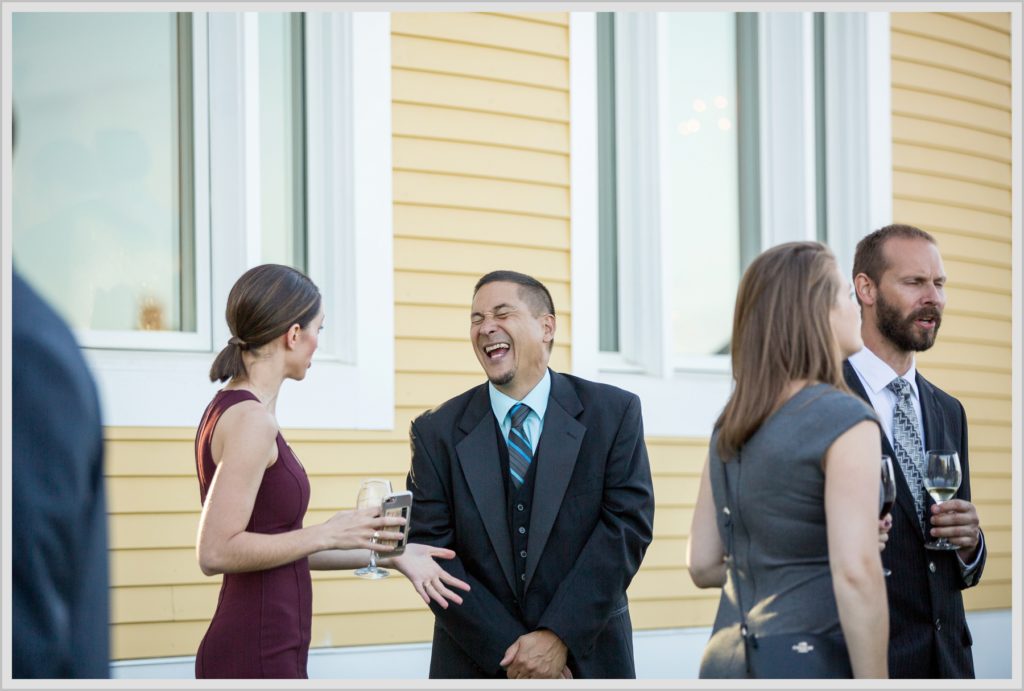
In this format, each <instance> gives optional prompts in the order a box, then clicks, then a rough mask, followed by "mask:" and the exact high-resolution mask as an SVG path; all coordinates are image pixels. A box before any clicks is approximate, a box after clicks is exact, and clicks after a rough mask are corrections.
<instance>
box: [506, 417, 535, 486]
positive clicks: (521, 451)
mask: <svg viewBox="0 0 1024 691" xmlns="http://www.w3.org/2000/svg"><path fill="white" fill-rule="evenodd" d="M509 414H510V415H511V416H512V429H510V430H509V431H508V469H509V472H510V473H511V474H512V482H513V483H514V484H515V486H516V487H519V486H521V485H522V484H523V482H524V481H525V480H526V471H528V470H529V469H530V461H532V460H533V448H532V447H531V446H530V437H529V435H527V434H526V430H525V429H524V428H523V423H524V422H526V416H527V415H529V414H530V406H528V405H526V404H525V403H516V404H515V405H514V406H512V410H511V411H509Z"/></svg>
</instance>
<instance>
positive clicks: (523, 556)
mask: <svg viewBox="0 0 1024 691" xmlns="http://www.w3.org/2000/svg"><path fill="white" fill-rule="evenodd" d="M519 556H521V557H522V558H523V559H526V550H525V549H524V550H520V552H519Z"/></svg>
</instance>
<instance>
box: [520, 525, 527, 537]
mask: <svg viewBox="0 0 1024 691" xmlns="http://www.w3.org/2000/svg"><path fill="white" fill-rule="evenodd" d="M519 534H520V535H526V528H524V527H523V526H519Z"/></svg>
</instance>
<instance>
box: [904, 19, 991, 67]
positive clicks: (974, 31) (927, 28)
mask: <svg viewBox="0 0 1024 691" xmlns="http://www.w3.org/2000/svg"><path fill="white" fill-rule="evenodd" d="M889 16H890V21H891V26H892V28H893V30H895V31H899V32H910V33H914V34H918V35H920V36H923V37H926V38H930V39H933V40H935V41H941V42H942V43H944V44H946V45H952V46H957V47H960V48H964V49H966V50H969V51H977V52H983V53H986V54H988V55H992V56H994V57H997V58H998V57H1000V56H1002V55H1008V54H1009V53H1010V37H1009V36H1008V35H1006V33H1005V32H1003V31H998V30H993V29H988V28H985V27H981V26H978V25H977V24H975V23H973V22H965V21H963V20H961V19H960V18H958V17H954V16H950V15H946V14H940V13H938V12H928V13H923V14H921V15H919V16H910V15H907V14H900V13H899V12H894V13H892V14H891V15H889ZM929 54H930V53H929Z"/></svg>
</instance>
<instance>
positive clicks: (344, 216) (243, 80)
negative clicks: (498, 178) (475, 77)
mask: <svg viewBox="0 0 1024 691" xmlns="http://www.w3.org/2000/svg"><path fill="white" fill-rule="evenodd" d="M193 23H194V28H193V37H194V40H193V46H194V64H195V66H196V68H197V69H195V76H194V79H195V84H196V97H195V104H196V110H195V114H196V116H195V121H196V127H195V168H196V174H197V177H196V194H195V197H196V213H195V218H196V247H197V262H198V264H197V266H198V269H199V270H197V272H196V275H197V276H198V277H202V276H206V277H208V278H207V279H203V280H208V283H209V285H208V286H205V285H202V284H201V285H200V287H201V288H202V289H204V290H205V291H206V295H205V297H206V299H205V300H203V297H204V295H203V293H202V292H200V291H197V295H198V296H199V298H200V303H201V304H202V303H204V302H205V305H206V307H205V309H206V315H207V318H206V320H205V323H206V324H212V326H210V327H209V328H208V335H207V336H206V337H205V342H204V344H203V349H202V351H199V352H197V351H193V352H186V351H184V350H179V349H178V348H177V344H176V343H174V337H176V336H177V334H169V336H170V337H171V338H169V339H168V340H167V342H166V349H165V350H160V351H155V350H141V349H127V350H122V349H109V348H89V347H87V348H85V349H84V351H85V353H86V357H87V359H88V360H89V362H90V364H91V366H92V367H93V370H94V372H95V374H96V378H97V383H98V386H99V389H100V397H101V401H102V405H103V421H104V424H106V425H111V426H190V427H191V426H194V425H195V424H196V423H197V421H198V419H199V416H200V415H201V414H202V410H203V408H204V407H205V406H206V404H207V403H208V402H209V399H210V397H211V396H212V395H213V393H214V392H215V391H216V390H217V389H218V388H220V386H221V384H220V383H219V382H214V383H212V384H211V383H209V380H208V372H209V368H210V365H211V364H212V361H213V357H214V355H215V354H216V353H217V352H219V351H220V349H221V348H222V347H223V346H224V345H226V343H227V340H228V338H229V337H230V333H229V332H228V329H227V324H226V323H225V322H224V319H223V316H222V315H223V308H224V305H225V304H226V302H227V295H228V292H229V291H230V289H231V286H232V285H233V283H234V281H235V280H236V279H237V278H238V277H239V276H240V275H241V274H242V273H243V272H244V271H245V270H246V269H248V268H250V267H252V266H254V265H256V264H259V263H260V256H261V255H260V237H261V234H260V226H259V222H260V197H259V185H260V171H259V155H258V154H259V108H258V104H259V91H258V89H259V78H258V71H257V70H258V67H257V66H258V62H257V56H258V54H259V52H258V49H259V44H258V41H259V31H258V13H256V12H230V13H219V12H218V13H210V14H201V13H196V14H195V15H194V22H193ZM306 29H307V30H306V36H307V41H306V81H307V108H306V111H307V122H306V127H307V141H309V142H310V144H309V146H308V151H307V156H308V158H307V165H308V166H309V167H308V170H309V171H311V172H310V174H309V176H308V184H309V189H308V209H307V211H308V248H309V252H308V254H309V266H308V270H309V275H310V277H311V278H312V279H313V280H314V281H315V282H316V283H317V285H318V286H319V287H320V290H321V292H322V294H323V297H324V308H325V311H326V318H325V327H326V328H325V331H324V335H323V338H322V339H321V348H320V350H318V352H317V355H316V357H315V358H314V362H313V368H312V369H311V370H310V373H309V375H308V376H307V378H306V380H305V381H303V382H302V383H301V384H296V383H293V382H288V383H286V384H285V385H284V386H283V387H282V392H281V395H280V399H281V401H282V403H281V405H279V406H278V408H277V417H278V419H279V421H280V422H281V425H282V426H283V427H286V428H312V429H391V428H392V427H393V426H394V309H393V282H392V269H393V260H392V190H391V187H392V182H391V181H392V175H391V28H390V15H389V14H388V13H386V12H353V13H342V12H331V13H307V15H306ZM207 46H209V51H208V52H207ZM200 67H202V68H203V69H199V68H200ZM200 80H204V81H205V80H208V83H205V84H203V86H202V88H200ZM200 96H201V97H202V98H200ZM204 99H205V101H206V102H205V103H202V102H201V101H202V100H204ZM207 120H208V130H207V129H206V122H207ZM206 171H208V178H206V177H205V176H206V175H207V172H206ZM200 174H201V175H203V176H204V178H203V179H200V177H199V175H200ZM201 242H203V243H206V244H204V245H202V248H201V246H200V243H201ZM200 249H202V251H203V253H202V254H201V253H200ZM204 267H208V270H207V271H204V270H203V269H204ZM211 311H212V317H211ZM199 314H200V315H201V314H202V311H200V312H199ZM197 316H198V315H197ZM130 345H131V344H129V346H130ZM294 387H298V388H295V393H294V394H293V393H291V391H292V389H293V388H294Z"/></svg>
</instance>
